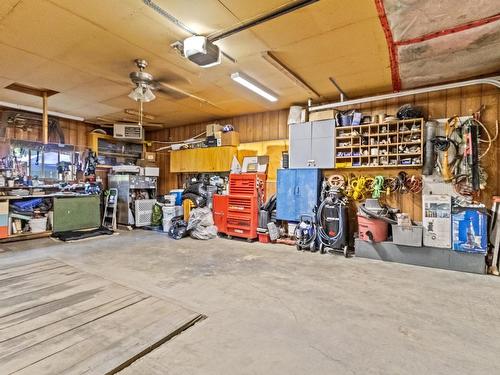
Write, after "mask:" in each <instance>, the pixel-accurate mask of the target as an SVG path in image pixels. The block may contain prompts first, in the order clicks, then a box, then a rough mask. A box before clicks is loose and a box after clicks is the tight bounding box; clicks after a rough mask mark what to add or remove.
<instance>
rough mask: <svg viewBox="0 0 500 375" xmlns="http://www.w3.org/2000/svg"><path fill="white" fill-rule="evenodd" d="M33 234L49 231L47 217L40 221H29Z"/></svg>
mask: <svg viewBox="0 0 500 375" xmlns="http://www.w3.org/2000/svg"><path fill="white" fill-rule="evenodd" d="M29 223H30V228H31V233H42V232H45V231H46V230H47V217H41V218H39V219H31V220H30V221H29Z"/></svg>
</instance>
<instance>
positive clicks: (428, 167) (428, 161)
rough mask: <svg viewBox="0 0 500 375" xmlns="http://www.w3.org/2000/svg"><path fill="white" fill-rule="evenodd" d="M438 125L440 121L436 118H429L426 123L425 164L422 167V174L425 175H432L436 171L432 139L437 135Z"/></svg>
mask: <svg viewBox="0 0 500 375" xmlns="http://www.w3.org/2000/svg"><path fill="white" fill-rule="evenodd" d="M437 127H438V122H437V121H435V120H429V121H427V122H426V123H425V130H426V136H425V160H424V166H423V167H422V174H423V175H424V176H430V175H431V174H432V172H433V171H434V164H435V163H436V162H435V155H434V143H433V142H432V140H433V139H434V138H435V137H436V131H437Z"/></svg>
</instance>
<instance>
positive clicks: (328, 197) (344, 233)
mask: <svg viewBox="0 0 500 375" xmlns="http://www.w3.org/2000/svg"><path fill="white" fill-rule="evenodd" d="M321 197H322V201H321V203H320V205H319V207H318V209H317V212H316V225H317V243H318V247H319V250H320V252H321V253H326V252H330V251H332V252H342V253H343V254H344V256H345V257H346V258H347V257H349V228H348V216H347V210H348V207H347V205H348V200H347V198H346V197H345V196H344V195H343V194H342V193H341V192H340V191H339V190H338V189H336V188H325V187H324V188H323V191H322V194H321Z"/></svg>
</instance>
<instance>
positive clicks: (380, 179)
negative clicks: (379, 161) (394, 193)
mask: <svg viewBox="0 0 500 375" xmlns="http://www.w3.org/2000/svg"><path fill="white" fill-rule="evenodd" d="M383 190H384V176H375V178H374V180H373V183H372V198H374V199H379V198H380V196H381V195H382V192H383Z"/></svg>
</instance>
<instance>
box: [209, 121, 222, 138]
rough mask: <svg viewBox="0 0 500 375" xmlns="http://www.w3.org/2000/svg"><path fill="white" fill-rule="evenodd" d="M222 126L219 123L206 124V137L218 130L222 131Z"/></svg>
mask: <svg viewBox="0 0 500 375" xmlns="http://www.w3.org/2000/svg"><path fill="white" fill-rule="evenodd" d="M222 128H223V126H222V125H219V124H209V125H207V135H206V136H207V137H212V136H214V135H215V133H217V132H218V131H222Z"/></svg>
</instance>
